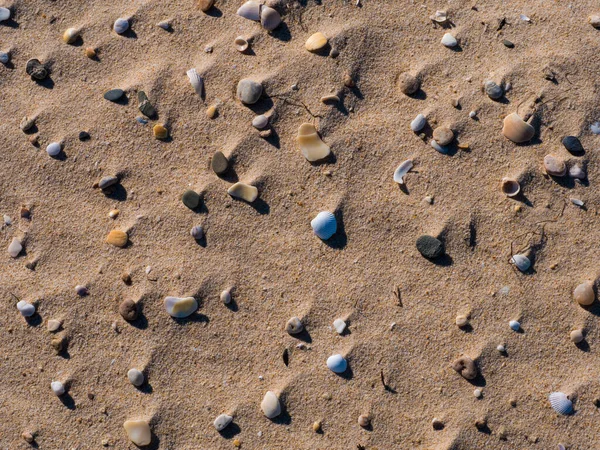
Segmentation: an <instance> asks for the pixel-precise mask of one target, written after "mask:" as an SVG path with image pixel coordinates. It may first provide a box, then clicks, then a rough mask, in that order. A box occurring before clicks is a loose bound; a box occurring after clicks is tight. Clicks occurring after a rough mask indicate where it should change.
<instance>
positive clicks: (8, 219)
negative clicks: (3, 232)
mask: <svg viewBox="0 0 600 450" xmlns="http://www.w3.org/2000/svg"><path fill="white" fill-rule="evenodd" d="M4 225H12V219H11V218H10V216H7V215H6V214H4Z"/></svg>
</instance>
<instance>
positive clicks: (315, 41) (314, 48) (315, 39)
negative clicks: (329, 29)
mask: <svg viewBox="0 0 600 450" xmlns="http://www.w3.org/2000/svg"><path fill="white" fill-rule="evenodd" d="M326 45H327V37H326V36H325V35H324V34H323V33H321V32H320V31H319V32H317V33H315V34H313V35H312V36H311V37H309V38H308V39H307V40H306V43H305V44H304V48H305V49H306V50H308V51H309V52H318V51H319V50H322V49H323V48H324V47H325V46H326Z"/></svg>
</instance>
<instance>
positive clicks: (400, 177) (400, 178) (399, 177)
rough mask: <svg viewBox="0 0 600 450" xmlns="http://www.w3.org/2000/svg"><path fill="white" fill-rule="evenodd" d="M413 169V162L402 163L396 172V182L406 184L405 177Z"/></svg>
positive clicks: (408, 160)
mask: <svg viewBox="0 0 600 450" xmlns="http://www.w3.org/2000/svg"><path fill="white" fill-rule="evenodd" d="M412 168H413V163H412V160H410V159H407V160H406V161H404V162H403V163H401V164H400V165H399V166H398V168H397V169H396V171H395V172H394V181H395V182H396V183H399V184H404V176H405V175H406V174H407V173H408V172H410V169H412Z"/></svg>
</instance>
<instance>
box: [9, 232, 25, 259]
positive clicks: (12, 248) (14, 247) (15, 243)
mask: <svg viewBox="0 0 600 450" xmlns="http://www.w3.org/2000/svg"><path fill="white" fill-rule="evenodd" d="M21 250H23V245H22V244H21V241H20V240H19V239H17V238H16V237H14V238H12V241H11V242H10V244H8V254H9V255H10V256H11V257H12V258H16V257H17V256H19V253H21Z"/></svg>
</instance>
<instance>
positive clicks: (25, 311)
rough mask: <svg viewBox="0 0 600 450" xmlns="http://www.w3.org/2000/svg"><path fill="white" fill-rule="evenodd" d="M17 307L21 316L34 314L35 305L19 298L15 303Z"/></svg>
mask: <svg viewBox="0 0 600 450" xmlns="http://www.w3.org/2000/svg"><path fill="white" fill-rule="evenodd" d="M17 309H18V310H19V312H20V313H21V315H22V316H23V317H31V316H33V315H34V314H35V306H34V305H32V304H31V303H29V302H26V301H25V300H20V301H19V302H18V303H17Z"/></svg>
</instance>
